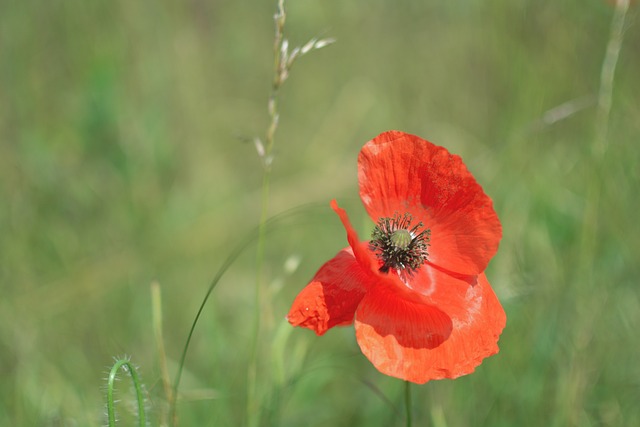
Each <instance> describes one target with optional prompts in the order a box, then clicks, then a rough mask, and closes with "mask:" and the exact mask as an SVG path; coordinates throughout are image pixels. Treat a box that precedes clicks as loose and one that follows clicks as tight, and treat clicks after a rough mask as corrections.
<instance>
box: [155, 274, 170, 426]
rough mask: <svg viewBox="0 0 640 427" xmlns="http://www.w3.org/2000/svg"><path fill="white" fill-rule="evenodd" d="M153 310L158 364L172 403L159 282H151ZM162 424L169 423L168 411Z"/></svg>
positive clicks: (165, 390) (167, 395)
mask: <svg viewBox="0 0 640 427" xmlns="http://www.w3.org/2000/svg"><path fill="white" fill-rule="evenodd" d="M151 310H152V311H151V312H152V320H153V336H154V339H155V341H156V351H157V352H158V359H159V360H158V364H159V365H160V374H161V377H162V388H163V390H164V395H165V399H166V401H167V402H169V403H170V402H173V390H172V389H171V379H170V377H169V368H168V367H167V353H166V350H165V345H164V338H163V334H162V330H163V328H162V295H161V293H160V284H159V283H158V282H153V283H151ZM163 409H164V408H163ZM160 424H161V425H163V426H164V425H167V420H166V412H165V411H164V410H163V411H162V417H161V420H160Z"/></svg>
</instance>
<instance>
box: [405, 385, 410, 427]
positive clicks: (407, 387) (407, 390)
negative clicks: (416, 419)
mask: <svg viewBox="0 0 640 427" xmlns="http://www.w3.org/2000/svg"><path fill="white" fill-rule="evenodd" d="M404 404H405V410H406V420H407V424H406V425H407V427H411V425H412V417H411V383H410V382H409V381H405V382H404Z"/></svg>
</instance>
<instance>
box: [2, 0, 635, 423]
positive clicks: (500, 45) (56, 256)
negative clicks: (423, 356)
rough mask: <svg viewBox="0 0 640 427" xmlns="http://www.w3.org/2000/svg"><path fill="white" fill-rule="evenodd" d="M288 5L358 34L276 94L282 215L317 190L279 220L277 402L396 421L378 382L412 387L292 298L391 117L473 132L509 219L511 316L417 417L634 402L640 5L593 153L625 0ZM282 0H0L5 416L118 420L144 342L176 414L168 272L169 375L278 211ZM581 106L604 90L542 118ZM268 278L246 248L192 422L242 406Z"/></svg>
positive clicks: (595, 409)
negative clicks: (468, 368)
mask: <svg viewBox="0 0 640 427" xmlns="http://www.w3.org/2000/svg"><path fill="white" fill-rule="evenodd" d="M272 3H273V4H272ZM289 3H290V4H288V5H287V7H288V17H287V19H288V20H287V29H286V30H287V31H288V33H287V35H288V37H289V38H290V40H291V43H292V44H294V45H299V44H303V43H305V42H306V41H307V40H308V39H310V38H311V37H314V36H320V37H329V36H330V37H335V38H336V39H337V40H338V41H337V43H336V44H334V45H332V46H330V47H327V48H325V49H322V50H319V51H318V52H313V53H312V54H309V55H308V56H305V57H304V58H302V59H300V60H299V61H298V62H297V63H296V64H295V67H294V68H293V70H292V73H291V77H290V79H289V80H288V81H287V83H286V85H285V87H284V88H283V90H282V93H281V98H280V101H281V104H280V110H281V117H280V128H279V131H278V134H277V136H276V146H275V152H274V153H275V161H274V163H273V179H272V182H271V199H270V211H271V213H272V214H277V213H279V212H283V211H285V210H287V209H289V208H292V207H297V206H302V205H306V204H308V203H320V205H319V206H320V207H318V205H313V206H311V207H308V208H305V209H304V213H303V214H300V215H297V216H295V217H294V218H293V219H292V220H289V221H286V222H282V223H280V224H281V225H279V226H276V227H275V228H274V230H273V232H272V233H270V234H269V236H268V240H267V264H266V268H265V276H264V280H265V281H266V283H267V284H268V289H269V296H268V300H269V301H270V302H269V304H268V306H267V307H266V310H265V313H264V320H263V330H264V335H263V338H262V342H261V343H260V348H261V351H262V353H261V354H262V357H261V361H262V365H261V366H260V370H259V376H258V378H259V381H261V382H260V390H261V391H262V392H263V393H264V397H263V399H262V404H263V407H262V413H263V418H264V424H265V425H279V426H300V425H305V426H355V425H361V426H390V425H402V423H403V421H402V416H401V415H399V414H397V413H395V412H394V411H393V409H392V408H391V407H390V406H388V405H386V404H385V401H384V400H383V399H381V398H380V396H379V394H378V393H376V392H374V390H379V391H381V392H382V393H384V394H385V395H386V396H387V398H388V399H389V400H390V401H391V402H392V403H393V404H395V405H396V406H397V407H401V402H402V384H401V383H400V382H399V381H397V380H394V379H391V378H386V377H383V376H382V375H381V374H379V373H378V372H377V371H375V369H374V368H373V367H372V366H371V365H370V364H369V363H368V362H367V360H366V359H365V358H364V357H363V356H362V355H361V354H360V352H359V350H358V348H357V344H356V343H355V340H354V337H353V331H352V330H351V329H349V328H342V329H336V330H332V331H330V332H329V333H328V334H327V335H326V336H324V337H322V338H317V337H315V336H314V335H313V334H312V333H310V332H309V331H306V330H290V329H288V326H287V325H286V324H285V322H284V320H283V317H284V315H285V313H286V312H287V310H288V305H289V304H290V302H291V301H292V299H293V297H294V296H295V294H296V293H297V292H298V291H299V290H300V289H301V288H302V286H303V285H305V284H306V281H307V280H308V279H309V278H310V277H311V276H312V275H313V273H314V272H315V270H316V269H317V268H318V267H319V266H320V265H321V263H322V262H324V261H325V260H327V259H328V258H329V257H331V256H333V255H334V254H335V253H336V252H337V251H338V250H339V249H341V248H342V247H343V246H345V245H346V240H345V238H344V233H343V231H342V229H341V226H340V224H339V221H338V220H337V218H335V217H334V215H333V214H332V213H330V212H329V208H328V202H329V200H330V199H331V198H333V197H337V198H338V199H339V200H340V201H341V204H343V205H345V206H346V207H348V208H349V210H350V212H353V214H352V215H353V219H354V221H355V222H356V224H359V228H360V230H361V232H362V233H365V232H366V230H370V224H369V223H368V219H367V218H366V215H365V214H364V212H363V210H362V207H361V206H360V203H359V201H358V198H357V197H358V196H357V176H356V155H357V152H358V150H359V148H360V146H361V145H362V144H363V143H364V142H366V141H367V140H368V139H370V138H372V137H374V136H375V135H377V134H378V133H379V132H381V131H384V130H388V129H401V130H404V131H406V132H411V133H415V134H418V135H420V136H422V137H424V138H427V139H429V140H431V141H433V142H435V143H437V144H439V145H444V146H446V147H447V148H448V149H449V150H451V151H452V152H454V153H457V154H460V155H461V156H462V157H463V158H464V159H465V161H466V163H467V164H468V166H469V168H470V169H471V170H472V172H473V173H474V175H475V176H476V177H477V178H478V181H479V182H480V183H481V184H482V185H483V187H484V189H485V191H486V192H487V193H488V194H489V195H490V196H491V197H492V198H493V199H494V202H495V205H496V209H497V211H498V214H499V215H500V217H501V220H502V223H503V226H504V239H503V241H502V244H501V249H500V251H499V252H498V255H497V256H496V257H495V258H494V261H493V262H492V264H491V265H490V268H489V271H488V275H489V278H490V280H491V282H492V284H493V285H494V288H495V290H496V292H497V294H498V295H499V296H500V298H501V300H502V301H503V304H504V306H505V308H506V311H507V315H508V324H507V328H506V329H505V331H504V334H503V336H502V338H501V341H500V345H501V352H500V353H499V354H498V355H497V356H494V357H492V358H490V359H488V360H487V361H485V363H484V364H483V365H481V366H480V367H479V368H478V370H477V372H476V373H474V374H473V375H470V376H468V377H464V378H461V379H458V380H455V381H439V382H432V383H429V384H427V385H425V386H420V387H414V393H415V395H414V403H415V407H416V423H417V425H422V423H426V422H427V420H428V422H429V423H432V425H435V426H469V425H474V426H476V425H486V426H513V425H540V426H568V425H569V426H570V425H576V426H578V425H579V426H589V425H606V426H622V425H628V426H632V425H638V424H640V406H638V401H640V367H639V366H640V365H639V364H638V360H640V338H639V337H640V335H639V334H638V333H637V325H639V324H640V291H639V290H638V289H639V288H638V278H639V277H640V259H639V255H638V254H640V227H638V225H637V212H638V211H640V202H639V200H640V198H638V197H637V195H636V190H637V189H638V187H639V186H640V150H638V147H637V143H638V135H639V134H640V102H639V100H640V80H639V79H638V76H639V75H640V56H638V55H637V52H640V25H639V24H640V23H639V22H638V18H639V15H638V8H637V7H635V8H634V7H632V8H631V9H630V12H629V15H628V17H627V18H628V19H627V25H626V31H625V33H624V37H625V38H624V42H623V46H622V51H621V53H620V60H619V62H618V68H617V73H616V75H615V82H614V92H613V109H612V112H611V121H610V129H609V137H608V141H607V151H606V153H605V155H604V156H603V157H595V158H594V156H592V153H591V147H592V146H593V143H594V138H595V135H596V132H595V129H594V127H595V116H596V108H595V97H596V95H597V93H598V89H599V81H600V70H601V67H602V61H603V58H604V53H605V49H606V45H607V41H608V38H609V27H610V22H611V17H612V14H613V8H612V6H611V5H610V3H609V2H606V1H601V0H569V1H562V2H558V1H538V0H536V1H533V0H529V1H512V0H498V1H486V2H485V1H477V0H475V1H474V0H465V1H458V2H452V1H436V2H421V1H398V2H389V1H380V0H354V1H343V0H328V1H327V0H323V1H320V0H301V1H293V0H291V1H290V2H289ZM274 10H275V1H274V2H264V1H261V2H258V1H253V2H238V1H230V0H219V1H213V0H211V1H207V0H188V1H180V2H176V1H167V0H158V1H147V0H142V1H131V0H109V1H106V0H94V1H86V0H59V1H44V2H42V1H34V0H24V1H12V0H4V1H0V232H1V234H0V235H1V239H0V289H1V292H2V298H0V374H1V378H2V381H1V383H0V425H15V426H18V425H25V426H30V425H38V426H72V425H96V426H97V425H102V424H103V422H104V415H103V412H104V384H105V381H104V377H105V375H106V374H105V371H106V370H107V369H108V366H109V365H110V363H111V361H112V357H113V356H116V355H124V354H127V355H131V357H132V360H133V361H134V362H135V363H136V364H138V365H139V366H140V372H141V375H142V378H143V380H145V382H146V385H147V389H148V390H149V401H150V416H151V418H152V420H153V423H152V424H153V425H157V424H158V423H159V422H160V419H161V416H162V413H163V412H164V411H165V408H164V406H163V405H164V403H163V399H162V397H163V393H162V385H161V381H160V369H159V365H158V352H157V351H156V344H155V341H154V339H153V333H152V331H153V328H152V323H151V302H150V301H151V297H150V290H149V285H150V283H151V282H152V281H153V280H158V281H159V283H160V284H161V289H162V296H163V301H164V306H163V310H164V311H163V322H164V338H165V344H166V349H167V355H168V358H169V369H170V371H171V372H172V373H173V372H175V369H176V361H177V360H178V359H179V356H180V352H181V350H182V346H183V344H184V340H185V338H186V335H187V332H188V329H189V327H190V324H191V321H192V319H193V316H194V315H195V312H196V310H197V307H198V305H199V304H200V302H201V301H202V297H203V296H204V292H205V291H206V288H207V286H208V283H209V281H210V279H211V278H212V277H213V275H214V274H215V272H216V269H217V268H218V267H219V266H220V265H221V264H222V262H223V260H224V258H225V257H226V256H227V255H228V254H229V253H230V252H231V250H232V249H233V247H234V245H235V244H236V243H237V242H239V241H240V240H242V238H243V237H244V236H245V235H246V233H248V232H250V231H251V230H252V229H254V227H255V226H256V224H257V222H258V217H259V211H260V185H261V166H260V162H259V160H258V157H257V155H256V153H255V149H254V147H253V144H252V143H251V142H250V141H251V140H252V138H253V137H254V136H260V135H262V134H263V133H264V130H265V128H266V126H267V123H268V117H267V113H266V100H267V97H268V93H269V88H270V82H271V79H272V69H271V67H272V61H273V60H272V52H271V49H272V43H273V40H272V38H273V28H272V15H273V13H274ZM567 102H570V103H572V104H569V105H570V106H578V107H584V108H582V109H579V111H577V112H575V113H574V114H571V115H570V116H569V117H567V118H565V119H563V120H560V121H557V122H555V123H551V122H550V121H549V120H547V121H545V120H544V119H545V117H547V118H549V115H547V116H545V113H546V112H548V111H549V110H551V109H553V108H554V107H557V106H559V105H562V104H564V103H567ZM247 141H249V142H247ZM594 194H595V195H596V197H595V198H594ZM592 203H596V204H597V209H596V212H597V215H596V217H595V220H594V221H593V222H592V223H585V222H584V213H585V210H587V208H588V206H590V204H592ZM585 241H586V242H590V241H591V242H593V245H592V246H589V245H585V244H584V242H585ZM298 257H299V259H300V260H301V262H300V265H299V267H298V268H297V269H291V268H286V267H285V266H291V265H292V262H291V261H292V260H295V259H296V258H298ZM293 264H295V263H293ZM291 270H294V271H291ZM255 275H256V273H255V246H253V247H249V248H248V249H247V250H246V251H245V252H244V253H243V255H242V256H241V257H240V258H239V259H238V260H237V261H236V262H235V264H234V265H233V267H232V268H231V269H230V270H229V272H228V273H227V275H226V276H225V277H224V278H223V279H222V281H221V282H220V284H219V286H218V288H217V289H216V290H215V292H214V294H213V299H212V300H211V301H210V303H209V305H208V306H207V308H206V309H205V313H204V315H203V317H202V319H201V322H200V324H199V325H198V328H197V329H196V333H195V336H194V341H193V344H192V347H191V349H190V352H189V354H188V357H187V361H186V366H185V374H184V381H183V384H182V386H181V391H182V392H183V396H182V398H181V401H180V404H179V416H180V421H181V425H184V426H191V425H241V424H242V423H243V420H244V414H245V396H246V366H247V360H248V358H249V345H250V341H251V323H252V319H253V315H254V314H253V313H254V306H253V301H254V295H253V290H254V282H255ZM122 393H123V395H124V396H126V385H124V384H123V390H122ZM125 400H126V399H125ZM126 410H127V409H126V404H125V405H124V407H123V408H122V409H121V412H123V411H124V412H125V415H123V417H126ZM124 419H126V418H124Z"/></svg>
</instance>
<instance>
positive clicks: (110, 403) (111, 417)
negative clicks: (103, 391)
mask: <svg viewBox="0 0 640 427" xmlns="http://www.w3.org/2000/svg"><path fill="white" fill-rule="evenodd" d="M120 368H124V369H125V371H126V372H128V373H129V376H130V377H131V381H133V386H134V387H135V390H136V399H137V402H138V426H140V427H145V426H146V425H147V418H146V412H145V409H144V393H143V390H142V383H141V381H140V378H139V377H138V371H136V368H135V366H133V365H132V364H131V362H130V361H129V360H128V359H118V360H116V363H115V364H114V365H113V367H112V368H111V371H110V372H109V380H108V385H107V417H108V421H109V427H115V425H116V410H115V403H114V402H115V400H114V397H113V394H114V391H115V381H116V376H117V374H118V370H120Z"/></svg>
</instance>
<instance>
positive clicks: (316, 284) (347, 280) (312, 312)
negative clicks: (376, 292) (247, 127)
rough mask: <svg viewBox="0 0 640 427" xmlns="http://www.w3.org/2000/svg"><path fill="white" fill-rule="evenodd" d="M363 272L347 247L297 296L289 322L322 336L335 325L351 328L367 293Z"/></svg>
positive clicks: (288, 317) (288, 316)
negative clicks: (349, 326) (357, 309)
mask: <svg viewBox="0 0 640 427" xmlns="http://www.w3.org/2000/svg"><path fill="white" fill-rule="evenodd" d="M368 274H369V273H367V272H365V271H363V270H362V269H361V268H360V265H359V264H358V262H357V261H356V259H355V257H354V256H353V251H352V250H351V248H346V249H343V250H341V251H340V252H338V254H337V255H336V256H335V257H334V258H332V259H331V260H329V261H328V262H326V263H325V264H324V265H323V266H322V267H320V270H318V272H317V273H316V275H315V276H314V277H313V279H312V280H311V282H310V283H309V284H308V285H307V286H306V287H305V288H304V289H303V290H302V291H301V292H300V293H299V294H298V296H297V297H296V299H295V300H294V301H293V305H292V307H291V310H290V311H289V314H288V315H287V320H289V323H291V324H292V325H293V326H302V327H304V328H309V329H312V330H313V331H315V333H316V334H318V335H322V334H324V333H325V332H327V330H329V329H330V328H332V327H334V326H339V325H350V324H351V323H352V322H353V316H354V313H355V312H356V308H357V307H358V304H359V303H360V301H361V300H362V297H363V296H364V292H365V283H366V280H365V278H366V277H367V275H368Z"/></svg>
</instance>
